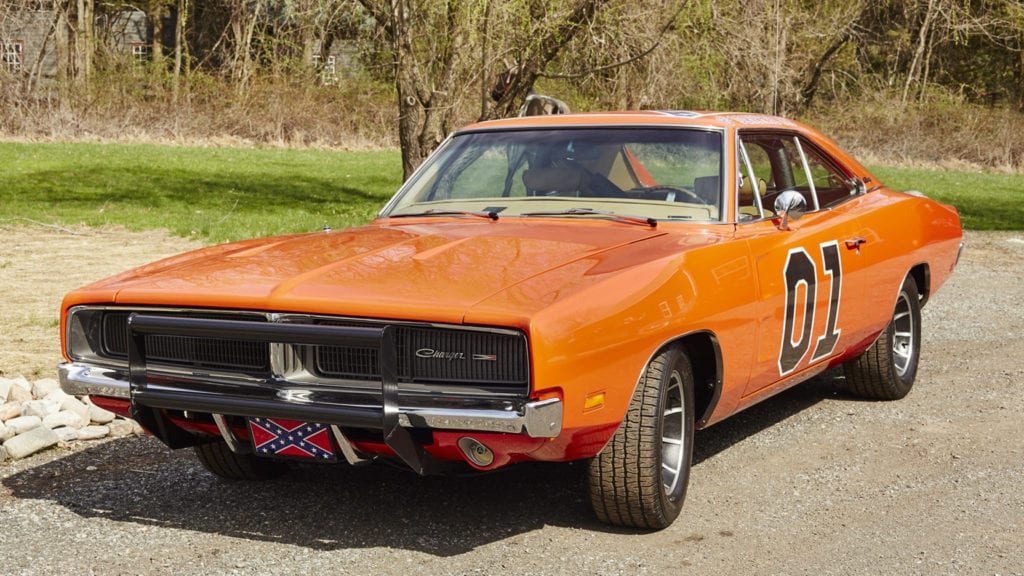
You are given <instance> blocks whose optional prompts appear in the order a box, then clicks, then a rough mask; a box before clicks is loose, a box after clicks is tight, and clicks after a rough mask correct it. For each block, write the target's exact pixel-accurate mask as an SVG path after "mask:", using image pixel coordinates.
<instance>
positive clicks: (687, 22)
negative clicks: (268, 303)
mask: <svg viewBox="0 0 1024 576" xmlns="http://www.w3.org/2000/svg"><path fill="white" fill-rule="evenodd" d="M126 15H127V16H126ZM133 15H134V16H133ZM29 18H34V21H36V22H43V23H44V24H42V25H41V26H42V33H43V38H42V41H41V42H37V43H36V45H42V46H43V48H44V49H45V50H48V51H49V52H48V53H49V54H50V58H51V60H50V62H51V65H50V66H49V67H46V66H43V59H42V58H40V57H35V56H33V55H32V54H30V53H29V51H28V48H27V47H26V46H29V45H30V44H31V43H29V42H26V41H25V40H24V39H23V38H21V36H24V35H25V34H27V33H28V32H27V30H28V28H27V27H26V25H25V22H26V20H27V19H29ZM132 18H134V20H132ZM140 18H141V22H142V23H143V26H142V27H143V28H144V30H143V31H142V32H141V34H142V36H141V37H142V38H144V42H145V46H144V49H143V48H142V47H140V46H139V45H138V44H139V43H138V42H135V43H134V44H133V45H132V46H128V45H127V44H126V42H125V40H124V35H125V30H124V28H123V27H124V26H125V24H124V23H125V22H130V21H136V22H138V21H140ZM118 26H122V28H121V29H119V28H118ZM38 27H39V26H37V28H38ZM19 35H20V36H19ZM0 41H3V43H4V48H5V53H4V61H3V62H4V64H6V65H5V66H0V86H2V88H0V107H2V112H0V134H4V135H7V136H8V137H23V138H96V137H99V138H108V139H118V140H133V139H141V140H157V141H173V142H205V141H212V142H227V143H242V144H250V143H271V144H282V145H303V146H310V145H313V146H316V145H323V146H332V147H352V148H361V147H368V146H395V145H400V147H401V149H402V152H403V154H402V156H403V169H404V171H405V173H408V171H410V170H411V169H412V168H413V167H415V166H416V165H418V164H419V163H420V162H421V161H422V160H423V158H425V156H426V154H428V153H429V152H430V151H431V150H432V149H433V148H434V147H435V146H436V145H437V144H438V143H439V142H440V141H441V140H442V139H443V138H444V136H445V135H446V134H447V133H448V132H450V131H451V130H452V129H454V128H457V127H458V126H460V125H462V124H464V123H466V122H469V121H472V120H476V119H488V118H496V117H501V116H508V115H514V114H516V113H517V112H518V110H519V108H520V106H521V105H522V103H523V100H524V98H525V97H526V96H527V94H529V93H530V92H531V91H532V90H535V91H537V92H540V93H543V94H548V95H551V96H554V97H557V98H559V99H561V100H563V101H565V102H566V103H568V104H569V106H570V107H571V108H572V109H573V110H574V111H594V110H610V109H696V110H702V109H715V110H723V109H727V110H743V111H757V112H765V113H773V114H780V115H784V116H789V117H795V118H799V119H802V120H805V121H808V122H809V123H811V124H814V125H816V126H818V127H820V128H822V129H824V130H826V131H827V132H831V133H833V134H834V135H835V136H836V137H837V139H839V140H840V142H841V143H843V144H844V145H846V146H847V147H848V148H851V149H852V150H853V151H854V152H857V153H862V154H868V155H874V156H875V157H876V158H873V159H874V160H875V161H880V162H888V163H899V162H932V163H939V164H942V163H949V162H953V163H965V164H968V165H976V166H982V167H987V168H998V169H1003V170H1020V169H1021V168H1022V167H1024V138H1021V137H1020V134H1021V133H1024V132H1022V129H1024V2H1022V1H1020V0H878V1H867V0H817V1H814V2H809V1H801V0H748V1H739V0H691V1H680V0H644V1H638V0H632V1H624V0H563V1H554V0H419V1H416V0H256V1H247V0H205V1H200V0H134V1H120V0H110V1H105V2H101V1H98V0H59V1H30V0H21V1H13V0H0ZM15 43H20V44H19V45H20V46H22V47H21V48H17V49H18V50H22V51H23V52H22V53H21V54H20V55H15V54H14V53H13V50H14V48H12V47H13V46H14V44H15ZM16 61H17V62H16ZM510 70H511V73H509V71H510ZM500 78H501V79H506V80H507V82H505V84H504V86H503V88H504V89H503V91H499V92H498V93H495V94H494V95H495V96H498V98H497V99H495V98H493V97H492V89H493V88H494V87H495V85H496V83H497V82H498V80H499V79H500ZM869 160H872V158H869Z"/></svg>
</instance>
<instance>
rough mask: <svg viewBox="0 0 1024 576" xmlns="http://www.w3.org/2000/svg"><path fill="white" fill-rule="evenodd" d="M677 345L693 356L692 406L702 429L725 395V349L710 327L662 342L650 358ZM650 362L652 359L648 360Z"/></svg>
mask: <svg viewBox="0 0 1024 576" xmlns="http://www.w3.org/2000/svg"><path fill="white" fill-rule="evenodd" d="M675 346H678V347H680V348H682V349H683V350H685V351H686V354H687V356H689V357H690V365H691V368H692V369H693V382H694V388H695V389H694V391H693V407H694V414H696V416H697V420H696V422H695V424H696V426H697V428H703V427H704V426H705V425H706V424H707V422H708V420H709V419H710V418H711V414H712V413H713V412H714V411H715V407H716V406H717V405H718V400H719V398H720V397H721V395H722V348H721V346H720V345H719V343H718V337H717V336H716V335H715V333H714V332H711V331H710V330H701V331H697V332H690V333H687V334H684V335H682V336H678V337H676V338H674V339H672V340H670V341H668V342H666V343H665V344H663V345H661V346H660V347H659V348H658V349H657V350H656V351H655V352H654V354H652V355H651V358H655V357H657V356H658V354H660V353H661V352H662V351H663V350H665V349H666V348H671V347H675ZM648 362H650V361H649V360H648Z"/></svg>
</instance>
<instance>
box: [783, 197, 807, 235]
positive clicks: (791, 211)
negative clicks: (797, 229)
mask: <svg viewBox="0 0 1024 576" xmlns="http://www.w3.org/2000/svg"><path fill="white" fill-rule="evenodd" d="M805 212H807V199H806V198H804V195H803V194H801V193H799V192H797V191H796V190H786V191H784V192H783V193H782V194H779V195H778V197H777V198H775V213H776V214H778V215H779V217H780V218H782V222H781V223H780V224H779V230H789V219H790V218H792V219H793V220H799V219H800V217H801V216H803V215H804V213H805Z"/></svg>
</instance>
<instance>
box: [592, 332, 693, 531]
mask: <svg viewBox="0 0 1024 576" xmlns="http://www.w3.org/2000/svg"><path fill="white" fill-rule="evenodd" d="M693 425H694V411H693V370H692V368H691V365H690V358H689V356H687V354H686V352H685V351H684V350H682V349H679V348H669V349H666V350H664V351H662V352H660V353H659V354H658V355H657V356H655V358H654V359H653V360H651V363H650V364H649V365H648V366H647V369H646V370H645V372H644V374H643V376H642V377H641V378H640V382H639V384H638V385H637V387H636V391H635V392H634V393H633V399H632V401H631V402H630V405H629V410H628V411H627V413H626V417H625V419H623V421H622V424H620V425H619V428H618V430H616V431H615V434H614V435H613V436H612V439H611V441H609V442H608V445H607V446H605V447H604V449H603V450H602V451H601V453H600V454H598V455H597V456H595V457H594V458H593V459H592V460H591V461H590V466H589V468H588V476H589V487H590V503H591V506H593V508H594V513H595V514H597V517H598V519H600V520H601V521H602V522H606V523H608V524H615V525H618V526H629V527H633V528H651V529H661V528H665V527H667V526H669V525H670V524H672V522H673V521H674V520H675V519H676V517H677V516H679V512H680V510H682V507H683V501H684V500H685V499H686V487H687V485H688V484H689V481H690V464H691V462H692V460H693ZM669 439H671V440H672V442H666V440H669Z"/></svg>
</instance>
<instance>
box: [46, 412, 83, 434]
mask: <svg viewBox="0 0 1024 576" xmlns="http://www.w3.org/2000/svg"><path fill="white" fill-rule="evenodd" d="M85 424H86V423H85V422H82V417H81V416H79V415H78V414H75V413H74V412H72V411H70V410H61V411H60V412H54V413H53V414H50V415H49V416H47V417H46V418H43V426H46V427H47V428H49V429H50V430H53V429H54V428H60V427H61V426H69V427H71V428H81V427H82V426H85Z"/></svg>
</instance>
